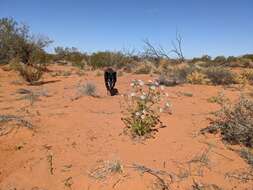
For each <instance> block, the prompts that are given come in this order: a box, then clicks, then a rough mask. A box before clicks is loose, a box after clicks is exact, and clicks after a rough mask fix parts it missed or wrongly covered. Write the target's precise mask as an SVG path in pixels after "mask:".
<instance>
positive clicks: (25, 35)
mask: <svg viewBox="0 0 253 190" xmlns="http://www.w3.org/2000/svg"><path fill="white" fill-rule="evenodd" d="M0 42H1V45H0V63H9V61H10V60H11V59H13V58H19V59H20V61H21V62H23V63H25V64H36V63H39V64H41V63H44V62H45V57H46V53H45V51H44V48H45V47H46V46H48V45H49V44H50V43H51V42H52V41H51V40H49V39H48V38H46V37H44V36H34V35H31V34H30V31H29V27H28V26H26V25H23V24H18V23H17V22H16V21H15V20H14V19H12V18H2V19H0Z"/></svg>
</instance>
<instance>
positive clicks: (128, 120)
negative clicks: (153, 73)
mask: <svg viewBox="0 0 253 190" xmlns="http://www.w3.org/2000/svg"><path fill="white" fill-rule="evenodd" d="M131 86H132V92H131V94H129V95H126V96H125V100H126V110H125V112H124V117H123V118H122V121H123V122H124V123H125V125H126V127H127V129H129V130H130V132H131V134H132V136H133V137H140V136H145V137H148V136H150V135H151V132H153V131H156V130H157V126H158V125H159V126H160V127H161V126H162V123H161V121H160V115H159V112H163V111H168V109H169V108H170V104H169V103H168V102H166V104H165V106H164V108H162V107H160V105H159V103H160V102H161V98H162V97H164V93H163V90H162V88H159V86H157V85H154V84H153V85H151V86H149V87H148V88H145V87H144V82H143V81H141V80H138V81H137V80H134V81H133V82H132V83H131ZM156 109H158V110H156Z"/></svg>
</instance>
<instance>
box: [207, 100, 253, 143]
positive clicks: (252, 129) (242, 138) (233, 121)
mask: <svg viewBox="0 0 253 190" xmlns="http://www.w3.org/2000/svg"><path fill="white" fill-rule="evenodd" d="M221 106H222V108H221V109H220V110H219V111H217V112H216V113H215V119H213V120H211V123H210V126H209V127H207V128H206V129H203V130H202V132H205V131H208V132H210V133H218V132H220V133H221V136H222V139H223V140H224V141H225V142H228V143H230V144H233V145H234V144H240V145H244V146H246V147H253V101H252V100H249V99H247V98H245V97H243V96H242V97H240V99H239V100H238V102H237V103H235V104H232V103H231V102H230V101H229V100H228V99H226V100H223V101H222V102H221Z"/></svg>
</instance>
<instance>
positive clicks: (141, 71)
mask: <svg viewBox="0 0 253 190" xmlns="http://www.w3.org/2000/svg"><path fill="white" fill-rule="evenodd" d="M151 71H152V67H151V66H150V65H147V64H144V65H141V66H140V67H138V68H137V69H136V70H135V72H134V73H135V74H149V73H151Z"/></svg>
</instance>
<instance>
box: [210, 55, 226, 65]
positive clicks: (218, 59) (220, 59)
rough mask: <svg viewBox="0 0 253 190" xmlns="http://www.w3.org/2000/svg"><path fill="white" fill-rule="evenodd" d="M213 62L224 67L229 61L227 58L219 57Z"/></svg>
mask: <svg viewBox="0 0 253 190" xmlns="http://www.w3.org/2000/svg"><path fill="white" fill-rule="evenodd" d="M213 61H214V62H216V63H219V64H221V65H222V64H225V63H226V61H227V59H226V57H225V56H217V57H215V58H214V60H213Z"/></svg>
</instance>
